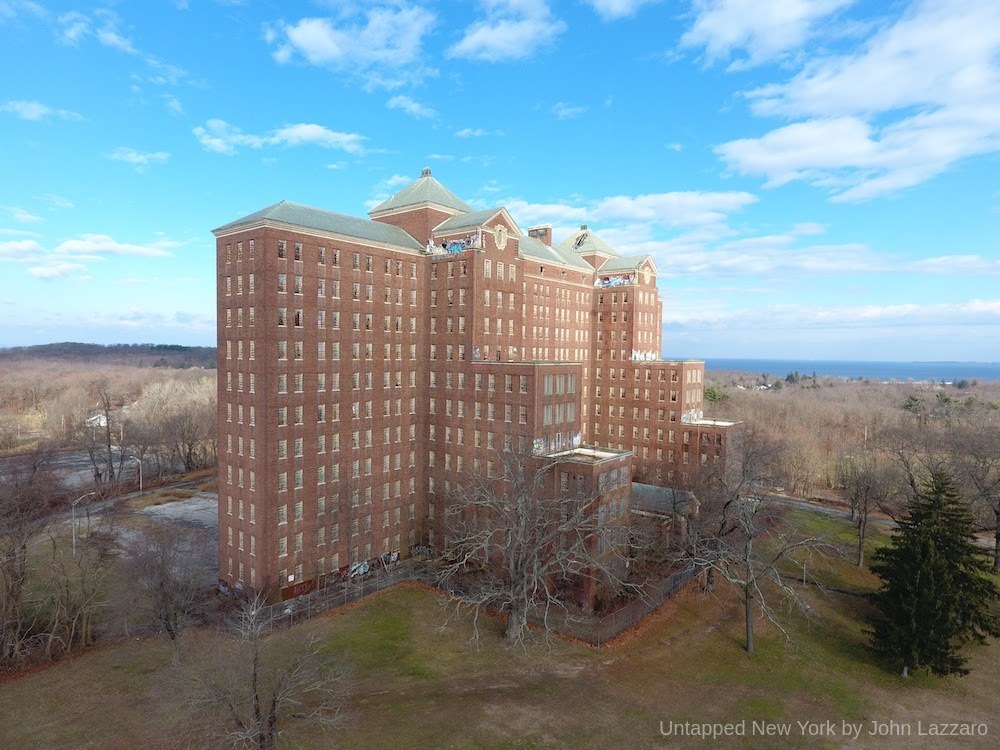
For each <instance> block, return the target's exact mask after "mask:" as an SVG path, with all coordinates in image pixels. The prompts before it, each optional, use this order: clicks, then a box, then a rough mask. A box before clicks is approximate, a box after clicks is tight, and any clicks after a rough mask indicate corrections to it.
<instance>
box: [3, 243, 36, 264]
mask: <svg viewBox="0 0 1000 750" xmlns="http://www.w3.org/2000/svg"><path fill="white" fill-rule="evenodd" d="M44 252H45V248H43V247H42V246H41V245H40V244H39V243H38V241H37V240H7V241H6V242H0V258H2V259H4V260H13V261H24V260H33V259H34V258H36V257H37V256H38V255H40V254H41V253H44Z"/></svg>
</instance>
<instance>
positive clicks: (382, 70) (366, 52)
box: [264, 1, 437, 88]
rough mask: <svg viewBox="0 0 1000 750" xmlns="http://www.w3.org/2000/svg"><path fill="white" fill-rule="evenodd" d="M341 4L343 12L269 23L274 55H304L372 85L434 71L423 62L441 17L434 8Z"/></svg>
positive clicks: (390, 85)
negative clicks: (424, 48) (424, 50)
mask: <svg viewBox="0 0 1000 750" xmlns="http://www.w3.org/2000/svg"><path fill="white" fill-rule="evenodd" d="M341 10H342V15H341V17H339V18H303V19H301V20H300V21H298V22H296V23H292V24H290V23H286V22H284V21H282V22H279V23H277V24H274V25H269V26H267V27H266V28H265V33H264V39H265V41H266V42H267V43H268V44H271V45H274V46H275V51H274V59H275V60H276V61H277V62H279V63H282V64H284V63H289V62H291V61H292V60H294V59H295V58H296V57H300V58H302V59H303V60H305V62H307V63H308V64H310V65H316V66H319V67H328V68H331V69H334V70H340V71H347V72H351V73H354V74H357V75H359V76H361V77H362V78H363V79H364V80H365V81H366V82H367V83H368V84H369V85H370V86H379V87H384V88H395V87H396V86H398V85H400V84H401V83H402V82H404V81H406V80H419V79H421V78H424V77H426V76H428V75H432V74H433V72H434V71H433V70H432V69H429V68H426V67H424V66H423V61H424V55H423V54H422V46H423V40H424V37H425V36H426V35H427V34H428V33H430V31H431V29H432V28H433V27H434V24H435V23H436V20H437V19H436V16H435V15H434V14H433V13H432V12H431V11H429V10H427V9H426V8H422V7H420V6H417V5H409V4H407V3H406V2H405V1H401V2H392V3H383V4H380V5H376V6H375V7H367V8H365V9H364V10H361V8H359V7H353V6H342V7H341Z"/></svg>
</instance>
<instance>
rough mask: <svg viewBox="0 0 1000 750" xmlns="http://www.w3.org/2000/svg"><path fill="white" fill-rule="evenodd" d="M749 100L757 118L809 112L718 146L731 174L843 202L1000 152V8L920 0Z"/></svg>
mask: <svg viewBox="0 0 1000 750" xmlns="http://www.w3.org/2000/svg"><path fill="white" fill-rule="evenodd" d="M748 97H749V99H750V101H751V103H752V107H753V110H754V112H755V113H757V114H759V115H765V116H767V115H778V116H782V117H785V118H789V117H790V118H802V119H800V120H799V121H798V122H793V123H791V124H789V125H784V126H782V127H779V128H777V129H775V130H772V131H771V132H769V133H766V134H765V135H763V136H761V137H759V138H743V139H739V140H735V141H730V142H728V143H724V144H721V145H720V146H718V147H717V148H716V153H717V154H718V155H719V156H720V157H721V158H722V159H723V160H724V161H725V162H726V164H727V165H728V166H729V167H730V168H731V169H733V170H734V171H737V172H739V173H742V174H748V175H758V176H762V177H764V178H766V180H767V184H768V185H772V186H774V185H782V184H785V183H788V182H791V181H793V180H801V181H805V182H808V183H811V184H813V185H816V186H819V187H823V188H827V189H829V190H831V191H832V192H833V194H834V196H833V199H834V200H837V201H860V200H867V199H871V198H875V197H878V196H881V195H885V194H888V193H893V192H897V191H900V190H903V189H906V188H910V187H913V186H915V185H919V184H921V183H923V182H925V181H927V180H929V179H931V178H933V177H935V176H936V175H938V174H941V173H942V172H944V171H946V170H948V169H949V168H951V167H952V166H953V165H955V164H956V163H958V162H960V161H961V160H963V159H968V158H970V157H974V156H981V155H984V154H988V153H993V152H995V151H997V150H1000V5H998V4H997V3H981V2H978V1H976V0H950V1H949V2H942V1H940V0H921V1H920V2H916V3H914V5H913V7H912V8H911V9H909V10H908V12H907V13H906V14H905V15H904V16H903V17H901V18H899V19H897V20H895V22H894V23H892V24H890V25H887V26H886V27H884V28H882V29H880V30H878V31H877V32H876V33H874V34H873V35H872V36H871V37H870V38H869V39H868V40H867V41H866V42H865V44H864V45H863V47H862V48H861V49H859V50H857V51H855V52H853V53H851V54H844V55H836V56H828V57H822V58H819V59H816V60H813V61H811V62H810V63H808V64H807V65H806V66H805V67H804V68H803V69H802V70H801V72H799V73H798V74H797V75H795V76H794V77H793V78H792V79H791V80H789V81H788V82H786V83H783V84H771V85H767V86H762V87H759V88H757V89H755V90H753V91H750V92H749V93H748Z"/></svg>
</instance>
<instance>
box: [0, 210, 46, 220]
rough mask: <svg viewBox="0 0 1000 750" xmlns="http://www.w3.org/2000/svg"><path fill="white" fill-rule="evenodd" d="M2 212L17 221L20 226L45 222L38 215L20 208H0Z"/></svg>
mask: <svg viewBox="0 0 1000 750" xmlns="http://www.w3.org/2000/svg"><path fill="white" fill-rule="evenodd" d="M0 212H2V213H4V214H6V215H7V217H8V218H10V219H11V220H12V221H16V222H17V223H18V224H36V223H38V222H40V221H45V220H44V219H43V218H42V217H41V216H39V215H38V214H33V213H31V211H28V210H27V209H24V208H21V207H20V206H0Z"/></svg>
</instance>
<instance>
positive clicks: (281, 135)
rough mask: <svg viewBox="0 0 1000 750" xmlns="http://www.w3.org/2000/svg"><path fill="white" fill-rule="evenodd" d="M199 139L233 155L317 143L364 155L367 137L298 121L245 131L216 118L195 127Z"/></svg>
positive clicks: (202, 143) (219, 150) (196, 136)
mask: <svg viewBox="0 0 1000 750" xmlns="http://www.w3.org/2000/svg"><path fill="white" fill-rule="evenodd" d="M193 132H194V135H195V138H197V139H198V142H199V143H200V144H201V145H202V147H203V148H204V149H205V150H206V151H214V152H215V153H218V154H227V155H229V156H232V155H233V154H236V153H237V151H238V150H239V149H240V148H250V149H254V150H259V149H262V148H264V147H265V146H303V145H313V146H319V147H321V148H332V149H338V150H340V151H344V152H346V153H349V154H363V153H365V151H366V149H365V146H364V141H365V140H367V139H366V138H365V136H363V135H358V134H357V133H341V132H338V131H335V130H330V129H329V128H326V127H324V126H322V125H316V124H313V123H296V124H294V125H286V126H284V127H281V128H278V129H276V130H272V131H271V132H270V133H267V134H265V135H254V134H251V133H244V132H243V131H242V130H241V129H240V128H238V127H236V126H235V125H230V124H229V123H228V122H226V121H225V120H218V119H213V120H209V121H208V122H206V123H205V124H204V125H199V126H198V127H196V128H195V129H194V131H193Z"/></svg>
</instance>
